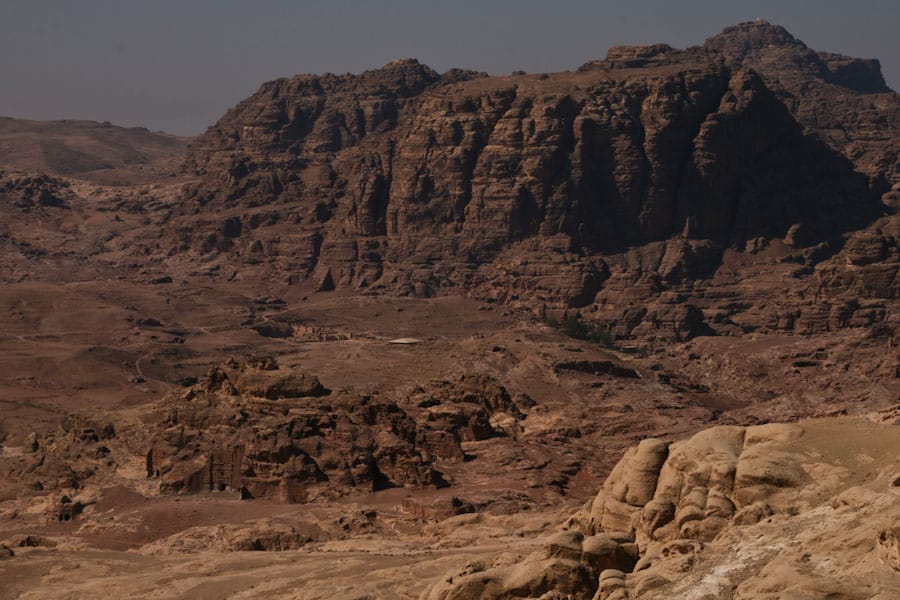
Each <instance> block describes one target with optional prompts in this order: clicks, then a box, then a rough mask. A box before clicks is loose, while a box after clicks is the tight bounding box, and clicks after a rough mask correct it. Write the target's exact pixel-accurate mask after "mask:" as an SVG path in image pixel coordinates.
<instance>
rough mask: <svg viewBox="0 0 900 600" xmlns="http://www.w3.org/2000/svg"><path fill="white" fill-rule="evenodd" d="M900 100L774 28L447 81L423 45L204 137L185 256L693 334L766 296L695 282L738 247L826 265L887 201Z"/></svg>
mask: <svg viewBox="0 0 900 600" xmlns="http://www.w3.org/2000/svg"><path fill="white" fill-rule="evenodd" d="M897 98H898V97H897V95H896V94H895V93H893V92H891V91H890V90H888V89H887V88H886V87H885V86H884V82H883V79H881V75H880V72H879V69H878V64H877V61H864V60H859V59H850V58H847V57H841V56H837V55H832V54H822V53H816V52H814V51H812V50H809V49H808V48H807V47H806V46H805V45H804V44H803V43H802V42H800V41H798V40H796V39H795V38H793V37H792V36H791V35H790V34H789V33H787V32H786V31H785V30H783V29H782V28H779V27H776V26H772V25H769V24H766V23H751V24H744V25H740V26H737V27H734V28H729V29H726V30H725V31H724V32H723V33H722V34H720V35H718V36H715V37H713V38H711V39H710V40H708V41H707V42H706V44H705V45H704V46H702V47H697V48H691V49H688V50H673V49H671V48H669V47H668V46H664V45H654V46H640V47H617V48H613V49H611V50H610V52H609V55H608V57H607V59H606V60H603V61H595V62H593V63H588V64H587V65H584V66H583V67H582V68H581V69H579V71H577V72H575V73H559V74H551V75H515V76H511V77H486V76H484V75H481V74H478V73H473V72H467V71H451V72H448V73H445V74H443V75H440V74H438V73H436V72H434V71H433V70H431V69H429V68H428V67H426V66H424V65H421V64H419V63H418V62H416V61H415V60H402V61H396V62H393V63H390V64H388V65H386V66H385V67H384V68H382V69H378V70H375V71H369V72H366V73H363V74H361V75H346V76H335V75H325V76H307V75H302V76H297V77H293V78H291V79H281V80H277V81H273V82H270V83H267V84H265V85H263V86H262V88H261V89H260V90H259V92H257V93H256V94H255V95H253V96H251V97H250V98H248V99H247V100H245V101H243V102H242V103H240V104H239V105H238V106H236V107H235V108H234V109H232V110H231V111H229V112H228V113H227V114H226V115H225V116H224V117H223V118H222V119H221V120H220V121H219V122H218V123H217V124H216V125H214V126H213V127H211V128H210V129H209V130H208V131H207V132H206V134H204V135H203V136H201V137H200V138H198V139H197V140H196V141H195V142H194V144H193V148H192V150H191V151H190V152H189V156H188V161H187V166H188V169H189V170H191V171H193V172H194V173H195V174H196V175H197V176H198V177H199V179H198V181H197V183H195V184H191V185H189V186H187V187H186V189H185V193H186V202H185V204H184V205H183V207H182V209H181V210H182V215H181V216H179V218H178V219H177V220H176V221H177V224H175V222H173V224H171V225H170V227H169V233H170V239H171V238H174V243H173V245H172V248H171V249H170V251H169V256H170V260H179V257H182V256H183V257H184V258H183V259H184V260H195V259H196V258H197V257H196V255H197V254H200V255H202V258H201V260H210V261H212V260H215V257H216V256H218V255H219V254H221V253H226V254H227V255H228V256H229V257H230V258H231V259H233V261H234V262H236V263H237V264H244V265H247V266H250V265H252V267H253V268H252V272H251V271H250V270H249V269H247V270H245V273H246V275H245V276H246V277H254V276H259V275H260V273H271V274H277V275H279V276H281V277H283V278H284V279H285V280H286V281H288V282H291V283H302V282H310V285H311V286H312V289H315V290H318V291H328V290H332V289H337V288H348V287H349V288H358V289H374V290H390V291H395V292H401V293H408V294H415V295H419V296H429V295H432V294H439V293H442V292H444V291H446V290H449V289H453V290H457V291H459V290H465V291H468V292H470V293H472V294H473V295H475V296H477V297H480V298H487V299H491V300H495V301H502V302H507V303H512V304H515V303H523V304H526V305H528V306H530V307H532V308H535V307H540V306H542V305H543V306H546V307H547V308H549V309H557V310H564V309H573V308H574V309H581V310H583V311H584V312H586V313H598V314H594V315H592V318H595V319H597V320H599V321H602V322H606V323H610V324H612V325H613V326H614V327H615V328H616V329H615V333H616V335H617V336H619V337H648V336H650V337H653V336H656V337H667V338H678V337H681V338H684V337H691V336H692V335H697V334H698V333H700V332H703V331H706V332H709V329H708V328H709V327H712V328H713V329H716V325H715V322H714V323H709V322H707V320H706V318H707V315H708V314H709V313H713V312H716V311H719V312H722V311H724V312H728V311H734V310H736V309H734V308H733V307H735V306H740V305H742V304H746V303H744V302H740V301H737V302H735V301H733V300H732V301H729V302H727V303H722V302H718V301H716V302H710V300H709V296H708V294H706V293H705V292H704V291H703V290H699V291H698V289H697V285H695V284H696V283H697V282H705V281H708V280H710V279H711V278H713V277H714V276H716V275H717V274H719V273H720V272H721V271H722V267H723V266H725V262H726V260H727V257H726V254H727V253H728V252H729V251H736V252H738V253H739V254H740V255H741V262H743V263H744V264H742V265H741V268H740V269H738V271H739V273H740V271H748V272H749V271H752V270H753V269H752V265H754V264H757V263H759V262H760V261H761V260H763V261H771V260H773V259H774V257H766V258H765V259H761V258H759V257H757V256H756V255H757V254H758V253H759V249H760V248H762V247H764V246H765V245H767V244H770V243H771V242H772V240H783V239H789V240H791V243H792V244H793V245H794V246H795V247H796V248H798V249H809V250H805V253H803V256H802V257H800V256H797V257H792V258H791V259H790V260H792V261H803V262H804V263H806V264H807V265H809V266H810V267H812V266H815V265H816V264H817V263H818V262H820V261H821V260H822V259H823V258H827V257H828V256H831V255H833V254H834V253H835V252H836V251H837V250H839V248H840V242H839V240H840V236H841V234H842V233H845V232H848V231H854V230H862V229H864V228H865V227H866V226H867V225H868V224H869V223H871V222H872V221H873V220H874V219H875V218H877V217H878V216H879V215H880V214H881V213H882V212H883V211H884V210H885V209H884V205H882V204H881V203H879V202H878V198H879V197H880V196H881V195H882V194H884V193H886V192H888V191H889V189H890V182H892V181H894V180H895V179H896V156H897V148H896V143H897V142H896V139H897V135H896V122H897V118H898V107H900V103H898V99H897ZM836 131H840V132H841V133H840V134H838V133H835V132H836ZM810 133H811V134H813V135H809V134H810ZM783 258H784V257H778V258H777V260H780V259H783ZM725 270H726V271H728V273H729V276H730V273H731V272H732V268H728V269H725ZM809 275H810V273H809V272H801V273H800V274H799V275H797V278H798V279H800V280H801V281H800V284H802V285H798V288H801V289H803V290H809V289H810V288H811V286H812V281H811V279H810V278H809ZM700 287H703V286H702V285H701V286H700ZM887 287H888V296H887V297H890V294H893V293H895V292H896V285H895V284H894V283H891V282H888V284H887ZM878 294H882V292H881V291H879V292H878ZM878 297H879V298H884V297H885V296H883V295H879V296H878ZM635 300H637V301H639V302H641V303H642V304H643V308H642V309H640V310H641V311H642V312H637V310H636V309H634V305H635ZM753 302H754V299H752V298H751V299H750V304H752V303H753ZM723 304H727V306H729V307H732V308H725V307H724V306H723ZM625 305H628V306H629V307H630V308H624V306H625ZM726 318H730V315H722V316H721V317H720V321H719V322H723V320H724V319H726ZM767 321H768V319H767V318H765V317H763V318H756V319H755V322H754V324H753V327H754V328H757V329H758V328H760V327H767V326H770V324H769V323H767ZM817 322H818V323H821V318H817ZM793 325H794V322H793V321H792V322H791V323H789V324H785V323H781V324H778V325H777V327H782V328H791V327H793ZM777 327H776V328H777ZM720 329H721V328H720Z"/></svg>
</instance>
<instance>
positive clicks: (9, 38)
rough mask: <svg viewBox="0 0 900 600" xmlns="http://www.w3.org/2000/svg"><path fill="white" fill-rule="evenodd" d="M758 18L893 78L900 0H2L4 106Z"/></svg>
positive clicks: (147, 102) (194, 129) (163, 105)
mask: <svg viewBox="0 0 900 600" xmlns="http://www.w3.org/2000/svg"><path fill="white" fill-rule="evenodd" d="M756 18H763V19H766V20H768V21H771V22H773V23H777V24H780V25H784V26H785V27H787V29H788V30H789V31H791V32H792V33H793V34H794V35H795V36H797V37H798V38H800V39H801V40H803V41H804V42H806V43H807V44H808V45H809V46H811V47H812V48H815V49H817V50H829V51H833V52H841V53H844V54H850V55H852V56H862V57H874V58H879V59H880V60H881V63H882V66H883V68H884V72H885V77H886V79H887V82H888V85H890V86H891V87H892V88H894V89H898V88H900V34H898V32H900V0H807V1H803V0H777V1H770V0H756V1H753V2H750V1H744V2H733V1H728V0H717V1H712V0H619V1H618V2H607V1H600V0H595V1H593V2H589V1H586V0H571V1H566V0H556V1H555V2H554V1H550V0H541V1H537V0H503V1H500V0H496V1H494V0H477V1H470V0H449V1H447V0H443V1H441V2H430V1H428V0H383V1H371V0H370V1H368V2H365V1H358V2H349V1H345V0H329V1H313V0H308V1H302V0H296V1H289V0H254V1H250V0H246V1H242V2H239V1H237V0H179V1H170V0H65V1H63V0H0V115H3V116H13V117H23V118H33V119H61V118H83V119H94V120H100V121H103V120H107V121H112V122H113V123H116V124H120V125H143V126H146V127H149V128H151V129H162V130H165V131H170V132H173V133H181V134H195V133H199V132H201V131H202V130H204V129H205V128H206V127H207V126H208V125H210V124H212V123H213V122H215V120H216V119H217V118H218V117H219V116H221V115H222V113H223V112H224V111H225V110H227V109H228V108H229V107H231V106H233V105H234V104H236V103H237V102H238V101H239V100H241V99H242V98H244V97H246V96H248V95H249V94H251V93H253V92H254V91H255V90H256V89H257V88H258V87H259V85H260V84H261V83H262V82H264V81H267V80H270V79H274V78H276V77H284V76H290V75H293V74H296V73H308V72H312V73H324V72H335V73H346V72H353V73H356V72H360V71H363V70H365V69H369V68H374V67H379V66H381V65H383V64H384V63H386V62H388V61H389V60H392V59H395V58H402V57H415V58H418V59H419V60H420V61H422V62H424V63H426V64H428V65H430V66H431V67H433V68H434V69H436V70H438V71H445V70H446V69H448V68H450V67H466V68H473V69H478V70H484V71H488V72H490V73H495V74H499V73H509V72H510V71H512V70H516V69H522V70H526V71H529V72H537V71H560V70H565V69H573V68H576V67H578V66H579V65H580V64H582V63H584V62H586V61H588V60H590V59H594V58H602V57H603V56H604V55H605V54H606V49H607V48H608V47H609V46H611V45H614V44H622V43H650V42H667V43H669V44H672V45H673V46H676V47H685V46H690V45H695V44H700V43H702V42H703V40H704V39H705V38H707V37H709V36H711V35H713V34H715V33H718V32H719V31H720V30H721V29H722V28H723V27H725V26H727V25H730V24H733V23H737V22H741V21H750V20H753V19H756Z"/></svg>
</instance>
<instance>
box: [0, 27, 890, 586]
mask: <svg viewBox="0 0 900 600" xmlns="http://www.w3.org/2000/svg"><path fill="white" fill-rule="evenodd" d="M880 69H881V68H880V65H879V63H878V61H877V60H874V59H859V58H852V57H847V56H843V55H839V54H833V53H830V52H826V51H819V50H814V49H811V48H809V47H808V46H807V45H806V44H804V43H803V42H802V41H800V40H798V39H796V38H795V37H794V36H793V35H791V33H789V32H788V31H787V30H785V29H784V28H782V27H779V26H777V25H773V24H770V23H767V22H764V21H757V22H749V23H743V24H739V25H735V26H732V27H728V28H726V29H725V30H724V31H722V32H721V33H719V34H717V35H713V36H712V37H710V38H709V39H707V40H706V41H705V42H704V43H703V44H702V45H698V46H694V47H691V48H687V49H675V48H672V47H670V46H667V45H665V44H652V45H640V46H616V47H613V48H610V49H609V51H608V53H607V55H606V57H605V58H603V59H596V60H589V61H588V62H586V63H584V64H583V65H582V66H580V67H578V68H576V69H574V70H572V71H567V72H560V73H548V74H529V73H523V72H516V73H513V74H511V75H508V76H488V75H487V74H485V73H481V72H476V71H468V70H462V69H453V70H450V71H447V72H445V73H438V72H436V71H434V70H432V69H431V68H429V67H428V66H426V65H424V64H420V63H419V62H418V61H416V60H414V59H403V60H397V61H393V62H391V63H388V64H386V65H385V66H384V67H383V68H380V69H376V70H372V71H367V72H364V73H362V74H358V75H333V74H326V75H298V76H293V77H289V78H284V79H278V80H274V81H270V82H267V83H264V84H263V85H262V86H261V87H260V88H259V90H258V91H257V92H256V93H255V94H253V95H252V96H250V97H248V98H246V99H245V100H243V101H241V102H240V103H239V104H238V105H236V106H235V107H234V108H232V109H231V110H229V111H228V112H227V113H226V114H224V115H223V116H222V117H221V118H220V119H219V120H218V122H216V123H215V124H213V125H212V126H210V127H209V129H208V130H207V131H206V132H205V133H203V134H201V135H199V136H197V137H193V138H187V137H179V136H174V135H168V134H163V133H159V132H151V131H148V130H146V129H141V128H122V127H117V126H114V125H110V124H109V123H96V122H91V121H52V122H50V121H28V120H23V119H11V118H0V598H2V599H6V598H9V599H12V598H22V599H26V598H51V597H52V598H72V599H74V598H79V599H80V598H129V597H135V598H137V597H141V598H185V599H187V598H190V599H205V598H208V599H213V598H300V599H304V600H313V599H342V600H364V599H366V600H368V599H395V598H396V599H401V598H402V599H422V600H476V599H486V600H491V599H493V600H507V599H534V600H536V599H540V600H592V599H593V600H623V599H633V600H645V599H646V600H654V599H675V598H678V599H683V598H689V599H694V600H712V599H719V598H724V599H735V600H739V599H740V600H750V599H753V600H763V599H767V600H775V599H780V598H792V599H809V600H814V599H820V598H828V599H831V600H875V599H878V600H890V599H895V598H900V337H898V328H900V310H898V309H900V300H898V298H900V212H898V209H900V96H898V94H897V93H896V92H894V91H893V90H891V89H890V88H889V87H888V86H887V85H886V83H885V80H884V78H883V76H882V73H881V70H880Z"/></svg>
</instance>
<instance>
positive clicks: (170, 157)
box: [0, 117, 189, 185]
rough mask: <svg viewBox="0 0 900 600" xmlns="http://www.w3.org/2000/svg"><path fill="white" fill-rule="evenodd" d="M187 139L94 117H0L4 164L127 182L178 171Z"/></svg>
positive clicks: (0, 158)
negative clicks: (124, 125) (89, 119)
mask: <svg viewBox="0 0 900 600" xmlns="http://www.w3.org/2000/svg"><path fill="white" fill-rule="evenodd" d="M188 141H189V138H185V137H179V136H174V135H169V134H166V133H162V132H153V131H149V130H147V129H145V128H143V127H127V128H126V127H117V126H115V125H110V124H109V123H98V122H96V121H74V120H64V121H31V120H25V119H11V118H7V117H0V167H6V168H12V169H19V170H27V171H35V170H36V171H43V172H46V173H49V174H52V175H62V176H66V177H76V178H79V179H86V180H88V181H92V182H94V183H102V184H113V185H118V184H121V185H126V184H133V183H141V182H143V181H149V180H151V179H159V178H160V177H165V176H166V175H169V174H174V173H176V172H177V171H178V167H179V164H180V161H181V157H182V154H183V152H184V149H185V147H186V145H187V143H188Z"/></svg>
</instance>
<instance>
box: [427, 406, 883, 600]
mask: <svg viewBox="0 0 900 600" xmlns="http://www.w3.org/2000/svg"><path fill="white" fill-rule="evenodd" d="M896 433H897V432H896V431H895V430H894V429H891V428H890V427H889V428H887V429H885V428H884V427H882V426H873V425H872V424H865V423H860V422H852V421H843V422H841V421H830V422H829V421H813V422H807V423H805V424H803V425H793V424H791V425H786V424H770V425H762V426H755V427H716V428H713V429H709V430H706V431H703V432H701V433H699V434H697V435H695V436H694V437H692V438H691V439H689V440H685V441H682V442H677V443H674V444H667V443H664V442H662V441H659V440H655V439H647V440H644V441H642V442H641V443H640V444H639V445H638V446H637V447H634V448H632V449H631V450H629V451H628V452H626V453H625V456H624V457H623V458H622V460H621V461H620V462H619V463H618V465H617V466H616V467H615V468H614V469H613V471H612V472H611V473H610V475H609V477H608V478H607V480H606V482H605V483H604V485H603V489H602V490H601V491H600V493H599V494H598V495H597V497H596V498H595V499H594V500H593V502H591V503H589V504H588V505H587V506H586V507H585V508H584V509H583V510H582V511H581V512H580V513H578V514H576V515H574V516H573V517H572V518H571V519H569V521H567V523H566V529H565V530H564V531H562V532H560V533H558V534H555V535H553V536H551V537H549V538H547V540H546V541H545V544H544V551H543V552H540V553H535V554H533V555H531V556H529V557H528V558H526V559H525V560H524V562H522V563H521V564H518V565H516V566H512V567H509V566H500V567H493V568H489V569H487V570H483V571H481V572H478V573H460V574H456V575H453V576H450V577H447V578H445V579H444V580H443V581H441V582H439V583H437V584H435V585H434V586H433V587H432V589H431V590H430V591H429V592H426V593H425V594H424V596H423V598H427V599H429V600H437V599H440V600H450V599H454V600H462V599H469V598H473V599H474V598H481V599H489V598H497V599H499V598H518V597H531V598H537V597H541V598H548V597H570V598H594V599H598V600H601V599H602V600H607V599H610V600H611V599H617V600H621V599H627V598H635V599H637V598H683V597H685V594H686V592H688V591H690V592H691V593H692V594H694V595H693V596H692V597H698V598H701V597H702V598H767V597H773V596H771V595H766V594H771V593H772V592H773V591H775V590H777V591H778V592H780V593H791V594H793V595H792V597H803V598H807V597H809V598H813V597H829V595H832V596H833V597H848V598H875V597H877V598H882V597H885V598H886V597H890V596H891V595H892V594H896V593H897V592H898V591H900V577H898V574H897V571H896V570H897V564H898V563H897V555H898V554H897V548H898V542H897V532H896V527H894V523H895V522H896V519H897V518H898V517H900V514H898V512H897V511H898V506H900V505H898V503H897V494H898V487H897V485H896V481H895V480H896V475H895V473H896V469H897V467H898V465H897V463H896V461H895V460H893V459H892V458H890V457H891V456H892V453H893V452H895V450H896V440H897V437H896ZM891 438H892V439H891ZM852 453H857V454H856V455H855V456H852V455H851V454H852ZM879 457H880V458H879ZM854 463H858V464H859V465H862V464H865V465H869V466H868V467H867V468H866V473H860V472H859V469H858V467H857V470H856V471H855V472H854V471H853V468H854V467H853V464H854ZM825 532H827V533H825ZM835 538H837V539H835ZM525 574H527V577H526V575H525ZM554 593H555V594H560V596H548V595H542V594H554ZM565 594H569V596H566V595H565ZM879 594H881V595H879Z"/></svg>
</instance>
